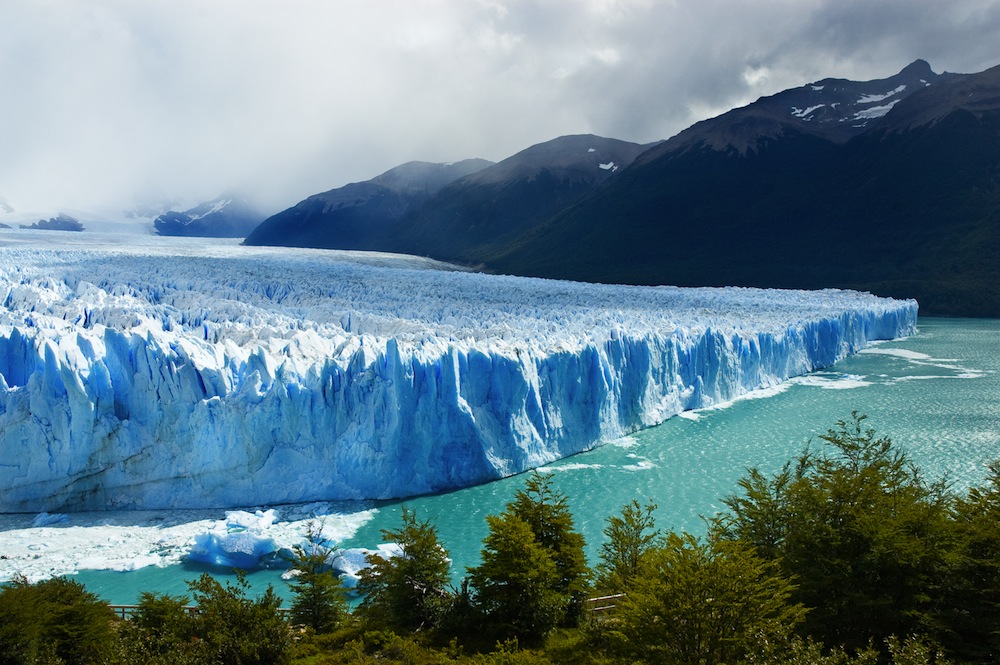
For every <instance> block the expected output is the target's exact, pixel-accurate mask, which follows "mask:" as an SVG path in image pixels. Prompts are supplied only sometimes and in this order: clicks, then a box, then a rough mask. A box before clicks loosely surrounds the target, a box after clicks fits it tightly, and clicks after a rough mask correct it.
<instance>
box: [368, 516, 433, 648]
mask: <svg viewBox="0 0 1000 665" xmlns="http://www.w3.org/2000/svg"><path fill="white" fill-rule="evenodd" d="M382 538H384V539H385V540H387V541H389V542H393V543H396V544H397V545H399V548H400V553H399V554H398V555H397V556H393V557H389V558H384V557H382V556H381V555H379V554H370V555H368V563H369V564H370V565H369V567H368V568H366V569H364V570H362V571H361V575H360V581H359V582H358V590H359V591H360V592H361V593H362V594H364V596H365V597H364V600H363V601H362V602H361V606H360V608H359V613H360V614H361V615H362V616H363V617H365V618H366V619H367V620H368V621H370V622H372V623H374V624H375V625H379V626H384V627H387V628H393V629H396V630H405V631H412V630H419V629H421V628H430V627H432V626H434V625H435V623H436V622H437V620H438V617H439V615H440V612H441V610H442V608H443V607H445V606H446V605H447V603H448V601H449V598H450V595H449V593H448V591H447V590H446V587H447V584H448V581H449V570H450V568H451V562H450V561H449V559H448V552H447V551H446V550H445V549H444V547H442V545H441V541H440V540H439V538H438V533H437V527H435V526H434V525H432V524H431V523H430V521H428V520H425V521H423V522H419V521H417V518H416V514H415V513H414V512H413V511H412V510H409V509H408V508H406V507H403V517H402V525H401V526H400V528H399V529H397V530H395V531H393V530H383V531H382Z"/></svg>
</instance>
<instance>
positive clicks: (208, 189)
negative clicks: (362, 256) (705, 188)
mask: <svg viewBox="0 0 1000 665" xmlns="http://www.w3.org/2000/svg"><path fill="white" fill-rule="evenodd" d="M998 32H1000V7H998V6H997V5H996V3H995V2H990V1H986V0H983V1H979V0H960V1H959V2H953V3H940V2H938V1H937V0H933V1H931V0H885V1H884V2H877V3H873V2H870V1H867V0H865V1H861V0H814V1H812V2H801V1H799V0H758V1H756V2H750V1H748V0H743V1H740V0H703V1H701V2H693V1H686V0H677V1H674V2H666V1H663V2H659V1H655V0H544V1H543V0H510V1H503V0H481V1H479V2H470V1H468V0H452V1H449V0H438V1H436V2H428V3H413V2H410V1H408V0H380V2H377V3H364V2H336V3H328V2H316V1H311V0H293V1H290V2H283V3H274V2H266V1H264V0H245V1H242V2H235V1H232V2H230V1H219V2H201V1H195V0H171V1H168V0H148V1H144V2H128V1H126V0H117V1H116V0H93V1H92V2H87V3H78V2H71V1H70V0H65V1H64V2H59V1H56V2H52V3H44V5H43V4H42V3H36V2H33V0H8V1H7V2H4V3H3V4H2V5H0V94H2V95H3V103H2V104H0V143H2V149H0V195H2V196H5V197H6V198H7V199H8V200H9V201H10V203H11V204H12V205H14V206H15V207H19V208H25V207H31V206H46V205H73V206H77V207H87V206H98V205H106V206H115V205H117V206H119V207H122V206H125V205H129V204H130V203H131V202H132V201H133V200H134V199H136V198H142V197H153V196H178V197H180V198H187V199H192V200H198V199H207V198H211V197H213V196H215V195H217V194H218V193H219V192H221V191H223V190H226V189H229V188H233V187H242V188H245V189H248V190H250V191H251V192H252V193H253V194H255V195H256V196H257V197H258V198H260V199H261V200H262V202H263V203H265V204H266V205H268V206H270V207H272V208H273V209H279V208H282V207H287V206H290V205H292V204H294V203H295V202H296V201H298V200H299V199H301V198H303V197H305V196H307V195H309V194H312V193H315V192H318V191H321V190H324V189H329V188H331V187H336V186H340V185H342V184H345V183H346V182H350V181H357V180H363V179H367V178H370V177H372V176H374V175H376V174H377V173H380V172H381V171H384V170H386V169H388V168H391V167H392V166H395V165H397V164H399V163H402V162H405V161H408V160H411V159H423V160H431V161H451V160H458V159H463V158H466V157H485V158H488V159H494V160H497V159H502V158H504V157H506V156H508V155H510V154H512V153H514V152H516V151H518V150H520V149H522V148H525V147H527V146H528V145H530V144H532V143H537V142H539V141H544V140H547V139H550V138H554V137H555V136H558V135H561V134H569V133H582V132H593V133H597V134H602V135H605V136H613V137H616V138H622V139H627V140H633V141H642V142H646V141H653V140H656V139H661V138H667V137H669V136H671V135H672V134H674V133H676V132H678V131H680V130H681V129H683V128H684V127H686V126H687V125H689V124H691V123H692V122H695V121H697V120H699V119H703V118H705V117H708V116H710V115H714V114H717V113H721V112H723V111H725V110H727V109H728V108H731V107H732V106H735V105H741V104H746V103H749V102H750V101H753V99H755V98H757V97H759V96H761V95H765V94H773V93H774V92H777V91H779V90H781V89H783V88H786V87H790V86H794V85H801V84H803V83H807V82H809V81H813V80H816V79H818V78H823V77H826V76H842V77H847V78H875V77H881V76H888V75H890V74H892V73H894V72H895V71H898V70H899V69H900V68H901V67H903V66H905V65H906V64H907V63H908V62H910V61H912V60H913V59H915V58H918V57H922V58H925V59H927V60H928V61H930V63H931V65H932V66H933V67H934V68H935V69H936V70H937V71H941V70H942V69H948V70H950V71H979V70H981V69H984V68H986V67H988V66H991V65H993V64H997V63H996V62H994V61H992V60H991V58H995V57H996V55H995V52H996V49H995V35H996V34H998Z"/></svg>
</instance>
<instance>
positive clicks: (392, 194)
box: [244, 159, 492, 250]
mask: <svg viewBox="0 0 1000 665" xmlns="http://www.w3.org/2000/svg"><path fill="white" fill-rule="evenodd" d="M491 164H492V162H489V161H486V160H484V159H467V160H464V161H461V162H455V163H449V164H432V163H428V162H408V163H406V164H403V165H402V166H397V167H396V168H394V169H391V170H389V171H386V172H385V173H383V174H382V175H380V176H378V177H376V178H372V179H371V180H367V181H365V182H356V183H351V184H349V185H345V186H344V187H340V188H337V189H332V190H330V191H328V192H323V193H322V194H316V195H314V196H310V197H309V198H307V199H305V200H304V201H302V202H300V203H299V204H297V205H295V206H294V207H292V208H289V209H288V210H285V211H283V212H280V213H278V214H276V215H273V216H271V217H269V218H267V219H266V220H264V222H263V223H261V224H260V226H259V227H257V229H256V230H255V231H254V232H253V233H251V234H250V235H249V236H248V237H247V239H246V240H245V241H244V243H245V244H247V245H281V246H288V247H320V248H326V249H370V250H386V249H387V246H386V244H387V242H388V239H387V236H386V233H387V230H388V228H389V227H390V226H391V225H392V224H393V223H394V222H396V221H397V220H399V219H400V218H401V217H403V216H405V215H407V214H408V213H410V212H412V211H413V210H414V209H416V208H418V207H419V206H421V205H422V204H424V203H425V202H426V201H427V200H428V199H430V198H431V197H432V196H433V195H434V194H436V193H437V192H438V191H440V190H441V188H443V187H445V186H446V185H447V184H448V183H451V182H453V181H455V180H457V179H459V178H461V177H463V176H467V175H469V174H471V173H475V172H477V171H480V170H482V169H483V168H485V167H487V166H490V165H491Z"/></svg>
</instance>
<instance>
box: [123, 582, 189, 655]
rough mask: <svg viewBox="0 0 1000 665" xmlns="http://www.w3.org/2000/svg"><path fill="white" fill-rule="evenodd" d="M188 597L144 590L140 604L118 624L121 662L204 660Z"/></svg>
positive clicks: (140, 597)
mask: <svg viewBox="0 0 1000 665" xmlns="http://www.w3.org/2000/svg"><path fill="white" fill-rule="evenodd" d="M187 604H188V599H187V598H185V597H178V596H170V595H166V594H154V593H148V592H143V593H142V594H140V596H139V606H138V607H137V608H136V611H135V613H134V614H133V615H132V616H131V617H130V618H129V620H128V621H125V622H123V623H122V624H121V625H120V626H119V631H118V637H119V648H120V651H119V653H118V658H117V660H113V661H112V662H120V663H123V664H124V663H146V664H150V665H152V664H155V665H187V664H188V663H191V664H194V663H197V662H199V661H202V662H204V660H205V658H206V656H205V649H204V647H205V644H204V643H203V642H201V641H199V640H197V639H195V638H196V632H195V631H196V620H195V617H194V616H193V615H192V614H191V613H190V612H189V611H188V609H187V607H186V606H187Z"/></svg>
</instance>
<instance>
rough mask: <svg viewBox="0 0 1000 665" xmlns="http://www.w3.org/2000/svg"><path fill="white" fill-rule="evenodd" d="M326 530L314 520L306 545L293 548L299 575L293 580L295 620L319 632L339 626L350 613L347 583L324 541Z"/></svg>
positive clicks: (295, 567)
mask: <svg viewBox="0 0 1000 665" xmlns="http://www.w3.org/2000/svg"><path fill="white" fill-rule="evenodd" d="M322 531H323V530H322V525H320V526H319V527H317V525H316V523H315V522H310V523H309V524H308V525H307V527H306V544H305V545H295V546H294V547H293V548H292V551H293V552H294V556H293V558H292V567H293V568H294V569H295V570H297V571H298V575H297V576H296V577H295V581H294V582H291V583H289V586H290V587H291V589H292V592H293V593H294V594H295V600H293V601H292V620H293V621H294V622H295V623H296V624H299V625H303V626H308V627H309V628H312V629H313V630H314V631H316V632H317V633H327V632H330V631H332V630H334V629H336V628H337V626H338V625H339V624H340V623H341V621H343V619H344V617H345V616H346V615H347V597H346V594H345V592H344V586H343V584H341V582H340V579H339V578H338V577H337V575H336V574H335V573H334V572H333V570H332V568H331V567H330V564H329V558H330V553H331V550H330V548H329V547H328V546H326V545H324V544H323V538H322Z"/></svg>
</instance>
